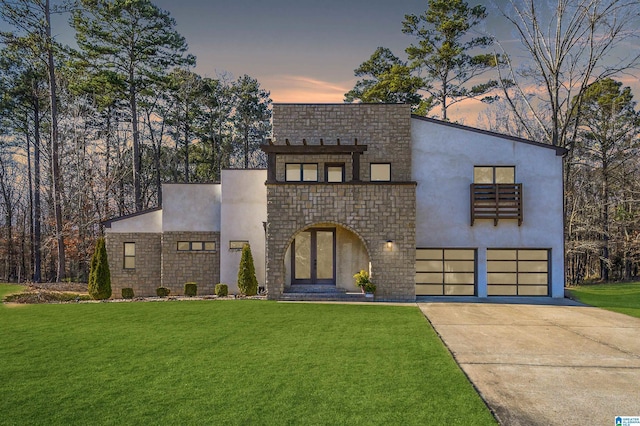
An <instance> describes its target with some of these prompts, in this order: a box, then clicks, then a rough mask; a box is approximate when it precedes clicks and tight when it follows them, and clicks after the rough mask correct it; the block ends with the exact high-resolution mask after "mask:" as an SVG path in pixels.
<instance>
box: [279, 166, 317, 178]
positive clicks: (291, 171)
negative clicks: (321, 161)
mask: <svg viewBox="0 0 640 426" xmlns="http://www.w3.org/2000/svg"><path fill="white" fill-rule="evenodd" d="M285 180H286V181H287V182H317V181H318V165H317V164H315V163H287V164H286V166H285Z"/></svg>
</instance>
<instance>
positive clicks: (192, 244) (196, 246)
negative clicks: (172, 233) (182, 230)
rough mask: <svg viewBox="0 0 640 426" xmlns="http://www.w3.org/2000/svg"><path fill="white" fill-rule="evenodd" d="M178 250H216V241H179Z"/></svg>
mask: <svg viewBox="0 0 640 426" xmlns="http://www.w3.org/2000/svg"><path fill="white" fill-rule="evenodd" d="M177 249H178V251H216V242H215V241H178V247H177Z"/></svg>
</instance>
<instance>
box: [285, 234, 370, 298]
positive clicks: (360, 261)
mask: <svg viewBox="0 0 640 426" xmlns="http://www.w3.org/2000/svg"><path fill="white" fill-rule="evenodd" d="M329 244H331V245H332V246H330V245H329ZM301 246H302V248H301ZM285 247H286V248H285V249H284V251H283V253H281V255H280V261H281V262H282V265H283V267H284V272H285V288H288V289H292V286H293V288H294V289H295V288H301V286H302V285H305V284H310V285H313V286H333V287H336V288H337V289H340V290H344V291H357V290H358V289H357V287H356V286H355V284H354V279H353V275H354V274H355V273H357V272H359V271H360V270H362V269H364V270H367V271H369V272H371V261H370V259H371V256H370V251H369V247H368V244H367V242H366V240H365V239H364V238H363V237H362V236H361V235H360V234H359V233H358V232H357V231H356V230H354V229H353V228H351V227H350V226H347V225H345V224H343V223H339V222H335V221H322V222H316V223H311V224H307V225H305V226H302V227H300V228H299V229H298V230H296V231H295V232H294V233H293V234H292V235H290V236H289V238H288V241H287V244H286V246H285ZM330 247H332V248H330ZM296 286H297V287H296Z"/></svg>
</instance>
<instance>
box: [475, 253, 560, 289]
mask: <svg viewBox="0 0 640 426" xmlns="http://www.w3.org/2000/svg"><path fill="white" fill-rule="evenodd" d="M549 253H550V251H549V250H547V249H487V294H488V295H489V296H548V295H549V272H550V271H549Z"/></svg>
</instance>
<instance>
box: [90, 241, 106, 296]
mask: <svg viewBox="0 0 640 426" xmlns="http://www.w3.org/2000/svg"><path fill="white" fill-rule="evenodd" d="M88 290H89V296H91V297H92V298H93V299H97V300H102V299H108V298H110V297H111V273H110V272H109V260H108V259H107V249H106V247H105V245H104V238H98V241H97V242H96V249H95V251H94V252H93V256H92V257H91V269H90V270H89V285H88Z"/></svg>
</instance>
